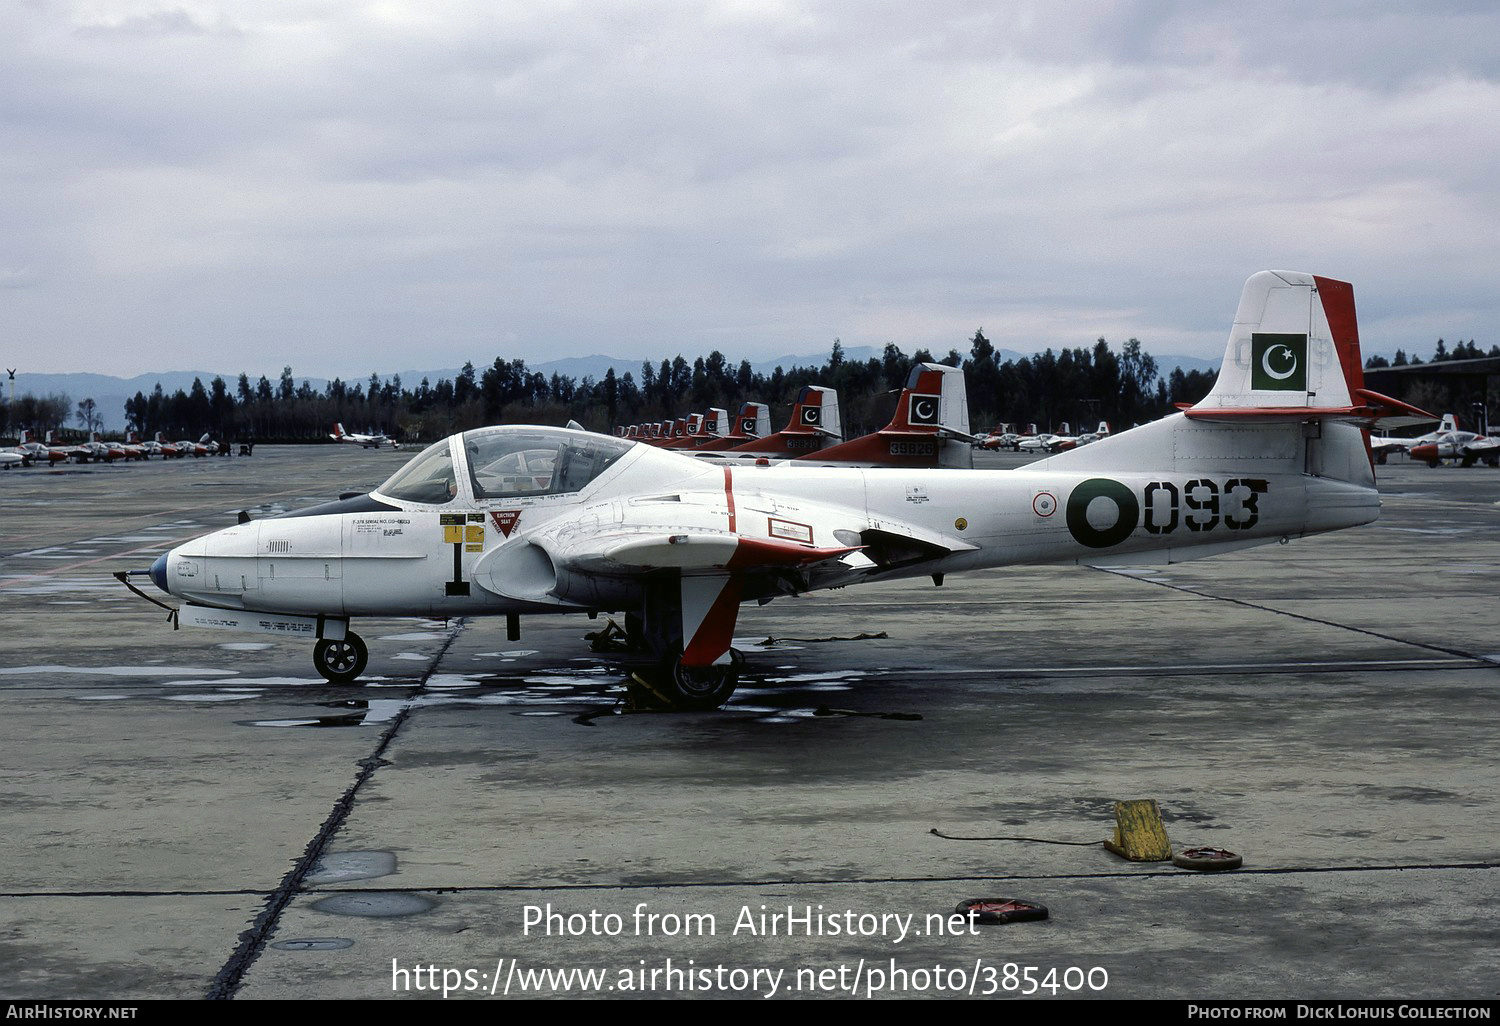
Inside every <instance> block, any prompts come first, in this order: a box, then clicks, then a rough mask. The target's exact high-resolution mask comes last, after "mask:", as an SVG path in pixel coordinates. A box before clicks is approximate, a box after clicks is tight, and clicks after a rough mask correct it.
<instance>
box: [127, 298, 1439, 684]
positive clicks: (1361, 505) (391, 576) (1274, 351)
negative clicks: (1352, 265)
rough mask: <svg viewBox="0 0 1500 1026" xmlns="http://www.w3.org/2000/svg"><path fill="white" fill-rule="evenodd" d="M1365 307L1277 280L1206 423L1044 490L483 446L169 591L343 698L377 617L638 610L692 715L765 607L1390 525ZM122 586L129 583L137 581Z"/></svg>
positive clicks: (586, 443) (422, 463) (1032, 481)
mask: <svg viewBox="0 0 1500 1026" xmlns="http://www.w3.org/2000/svg"><path fill="white" fill-rule="evenodd" d="M1398 408H1399V409H1403V410H1405V411H1410V409H1411V408H1410V407H1404V406H1403V405H1402V404H1400V403H1397V402H1395V401H1394V400H1388V399H1385V398H1384V397H1381V396H1378V395H1375V394H1374V393H1371V392H1368V391H1366V390H1365V389H1364V388H1363V375H1362V372H1361V361H1360V356H1359V341H1358V338H1357V333H1356V327H1355V317H1354V297H1353V290H1352V289H1351V288H1350V287H1349V285H1347V284H1345V283H1343V282H1339V281H1333V280H1331V279H1327V278H1319V277H1314V276H1313V275H1309V274H1300V273H1292V272H1285V271H1275V272H1271V271H1267V272H1262V273H1260V274H1257V275H1255V276H1254V277H1252V278H1251V279H1250V280H1249V282H1248V283H1247V284H1246V286H1245V289H1244V294H1243V296H1242V298H1241V300H1240V306H1239V312H1238V313H1237V314H1236V316H1235V320H1234V326H1233V328H1232V329H1231V332H1230V336H1229V344H1228V347H1227V349H1226V351H1225V354H1224V363H1223V369H1222V370H1221V372H1220V374H1219V378H1218V381H1217V383H1216V384H1215V386H1214V388H1213V391H1212V392H1210V393H1209V395H1208V396H1207V397H1206V398H1205V399H1204V400H1203V401H1202V402H1200V403H1198V404H1197V405H1196V406H1194V407H1192V408H1191V409H1189V410H1187V411H1185V412H1184V413H1179V414H1174V415H1173V416H1170V417H1168V418H1166V419H1164V420H1161V421H1157V422H1155V423H1152V424H1148V425H1145V426H1143V427H1139V428H1136V429H1134V430H1131V431H1128V432H1124V433H1121V434H1118V435H1114V436H1112V437H1109V438H1105V439H1101V440H1100V441H1098V442H1096V443H1094V444H1092V445H1089V446H1085V447H1083V448H1079V449H1074V450H1072V451H1069V452H1065V453H1061V454H1059V455H1056V456H1052V457H1050V458H1047V459H1044V460H1042V461H1040V462H1038V463H1034V464H1032V465H1030V466H1028V467H1025V468H1022V469H1018V470H959V469H931V470H912V469H888V468H852V467H819V466H785V465H782V466H777V465H770V466H754V465H751V466H722V465H717V464H710V463H706V462H704V461H703V460H700V459H695V458H693V457H691V456H687V455H684V454H682V453H677V452H672V451H670V450H664V449H659V448H656V447H653V446H649V445H642V444H637V443H634V442H631V441H628V440H625V439H620V438H613V437H609V436H605V435H596V434H590V433H587V432H583V431H572V430H567V429H557V428H547V427H527V426H503V427H489V428H480V429H478V430H474V431H468V432H465V433H463V434H460V435H454V436H453V437H451V438H448V439H445V440H444V441H441V442H438V443H437V444H435V445H432V446H430V447H429V448H427V449H426V450H425V451H423V452H422V453H421V454H420V455H418V456H416V457H415V458H414V459H412V460H411V462H409V463H408V464H407V465H406V466H405V467H403V468H402V469H401V470H399V471H398V472H397V473H396V474H395V475H394V476H392V477H391V478H390V480H388V481H386V482H385V483H384V484H382V485H381V486H380V487H379V488H376V489H375V490H374V491H373V492H370V493H368V494H366V495H361V496H358V497H356V498H350V499H345V500H341V501H337V502H330V503H326V504H324V505H320V506H314V507H312V508H310V509H303V510H297V511H294V512H291V513H286V514H283V515H280V516H274V517H269V518H266V519H262V520H248V521H245V522H242V523H240V524H238V525H236V526H234V527H228V528H225V529H224V530H221V531H218V532H215V533H213V534H210V535H207V536H205V537H202V538H198V539H197V540H194V541H190V542H186V543H184V544H182V545H179V546H177V547H176V548H174V549H172V550H171V551H170V552H168V553H167V554H165V555H163V556H161V557H160V558H159V559H157V560H156V562H155V563H154V564H153V565H152V566H151V568H150V570H149V571H133V572H132V573H135V574H147V573H149V575H150V577H151V579H152V580H153V581H154V582H155V584H156V586H157V587H158V588H160V589H161V590H162V591H165V592H169V593H170V594H172V595H174V596H177V597H178V598H180V599H182V600H183V605H182V607H181V610H180V616H179V618H180V622H181V623H183V624H187V625H196V626H202V627H220V628H231V629H239V630H251V631H265V632H270V633H274V634H282V635H299V636H304V637H306V638H307V639H308V640H309V641H310V642H315V647H314V652H313V659H314V664H315V665H316V667H317V669H318V671H319V672H320V673H321V674H322V675H323V676H324V677H326V678H327V679H329V680H331V681H336V682H337V681H352V680H354V679H355V678H357V677H358V676H359V674H360V672H361V671H362V670H363V669H364V667H365V663H366V659H367V650H366V648H365V645H364V643H363V642H362V641H361V640H360V639H359V637H358V635H357V634H355V632H354V631H352V630H351V629H350V626H349V625H350V621H351V619H353V618H356V617H361V616H380V617H389V616H439V617H469V616H481V615H496V614H505V615H507V616H509V617H512V620H511V622H510V626H511V628H512V629H513V630H518V627H517V624H518V620H517V619H515V618H517V617H519V616H523V615H530V614H540V613H598V612H621V611H623V612H624V613H626V614H627V622H628V623H630V624H631V626H632V630H631V632H630V633H631V634H632V636H633V637H634V639H635V640H637V641H638V642H639V643H640V644H641V645H642V646H643V647H644V648H645V649H646V650H648V651H649V652H650V653H651V654H653V655H654V656H655V657H656V658H657V660H658V663H657V665H658V667H659V670H658V680H657V681H655V682H654V683H656V684H658V685H659V686H660V687H662V688H663V689H665V690H667V691H669V692H670V693H671V695H672V697H673V698H674V699H675V701H676V702H677V704H678V705H680V706H684V707H690V708H714V707H717V706H719V705H721V704H723V702H725V701H726V700H727V699H728V698H729V696H730V694H731V693H732V692H733V690H734V688H735V685H736V681H737V673H738V665H737V664H738V659H737V655H738V654H737V653H733V652H731V649H730V640H731V637H732V635H733V632H734V627H735V621H736V617H737V616H738V614H739V610H740V607H741V605H742V604H743V603H746V602H752V601H759V602H765V601H769V600H772V599H776V598H778V597H782V596H790V595H797V594H800V593H802V592H807V591H813V590H818V589H823V588H834V587H844V586H846V585H851V584H859V583H862V582H867V581H880V580H890V579H893V578H902V577H929V576H930V577H932V578H933V579H934V580H935V581H941V580H942V577H943V576H944V575H946V574H953V573H958V572H963V571H973V570H983V569H985V568H988V567H999V566H1007V565H1012V564H1023V563H1024V564H1035V563H1056V564H1083V565H1092V564H1117V563H1122V562H1175V561H1180V560H1186V559H1193V558H1196V557H1199V556H1207V555H1214V554H1217V553H1222V552H1226V551H1230V550H1233V549H1240V548H1244V547H1247V546H1252V545H1260V544H1264V543H1267V542H1275V541H1283V540H1286V539H1290V538H1298V537H1301V536H1303V535H1309V534H1315V533H1318V532H1322V531H1333V530H1338V529H1340V528H1345V527H1353V526H1356V525H1359V524H1366V523H1369V522H1370V521H1372V520H1374V519H1375V518H1376V516H1377V515H1378V514H1379V511H1380V498H1379V495H1378V494H1377V492H1376V489H1375V479H1374V473H1373V469H1372V467H1371V462H1370V458H1369V452H1368V450H1367V448H1366V443H1365V433H1364V427H1365V425H1367V424H1368V423H1370V422H1371V421H1372V420H1374V419H1375V418H1377V417H1379V416H1381V415H1382V414H1383V413H1384V412H1386V411H1387V410H1391V409H1398ZM119 576H121V577H122V579H123V578H124V577H125V576H126V575H124V574H121V575H119Z"/></svg>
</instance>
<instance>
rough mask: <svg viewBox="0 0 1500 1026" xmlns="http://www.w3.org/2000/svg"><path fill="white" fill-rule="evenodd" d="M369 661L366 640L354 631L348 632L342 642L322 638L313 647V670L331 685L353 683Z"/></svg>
mask: <svg viewBox="0 0 1500 1026" xmlns="http://www.w3.org/2000/svg"><path fill="white" fill-rule="evenodd" d="M369 660H370V650H369V649H368V648H366V647H365V643H364V639H362V638H361V637H360V636H359V635H358V634H355V633H354V632H353V631H346V632H345V633H344V640H342V641H332V640H330V639H328V638H321V639H319V641H318V643H317V644H316V645H314V646H313V668H314V669H316V670H317V671H318V673H319V674H321V675H322V677H323V679H324V680H326V681H328V682H329V683H330V684H348V683H351V682H352V681H353V680H354V679H355V678H356V677H358V676H359V675H360V674H361V673H363V672H364V669H365V663H367V662H369Z"/></svg>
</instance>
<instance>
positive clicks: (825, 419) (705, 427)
mask: <svg viewBox="0 0 1500 1026" xmlns="http://www.w3.org/2000/svg"><path fill="white" fill-rule="evenodd" d="M770 421H771V418H770V409H769V408H768V407H767V406H766V405H765V404H764V403H745V404H744V405H743V406H741V407H740V412H739V415H738V416H737V417H735V418H734V419H733V420H732V421H731V420H730V419H729V416H728V413H727V412H726V411H725V410H722V409H717V408H715V409H711V410H709V411H708V413H707V414H702V413H695V414H692V415H691V416H689V417H684V418H681V419H679V420H676V421H663V422H661V423H659V424H655V423H653V424H632V425H630V426H629V427H623V428H617V429H616V430H615V434H616V435H617V436H619V437H621V438H624V439H626V440H628V441H633V442H642V443H644V444H646V445H649V446H654V447H657V448H662V449H674V450H677V451H680V452H685V453H688V454H689V455H692V456H695V457H698V458H700V459H706V460H709V461H711V462H716V463H726V464H733V463H738V462H758V461H764V462H771V461H778V462H780V461H792V462H796V463H798V464H801V465H805V466H822V467H837V466H844V467H851V466H852V467H908V468H913V469H923V468H929V467H957V468H964V469H969V468H972V467H973V465H974V457H973V453H972V452H971V447H972V444H973V441H974V436H973V435H971V434H969V399H968V395H967V393H966V391H965V389H964V377H963V371H962V370H960V369H959V368H957V367H948V366H945V365H943V364H939V363H919V364H917V365H916V366H915V367H913V368H912V371H911V374H910V375H909V376H908V377H907V379H906V387H904V388H903V389H902V390H901V395H900V397H899V398H898V399H897V400H896V411H895V413H894V414H893V415H892V416H891V420H890V423H888V424H886V426H885V427H883V428H881V429H880V430H879V431H874V432H871V433H870V434H868V435H861V436H860V437H858V438H853V439H850V440H849V441H844V433H843V424H842V422H841V420H840V417H839V397H838V393H837V392H836V391H834V390H833V389H831V388H825V387H823V386H821V385H805V386H803V388H802V390H801V391H800V392H798V393H797V398H796V400H795V401H794V402H793V403H792V413H791V416H790V417H789V418H788V420H787V425H786V427H784V428H782V429H781V430H780V431H776V432H772V431H771V423H770Z"/></svg>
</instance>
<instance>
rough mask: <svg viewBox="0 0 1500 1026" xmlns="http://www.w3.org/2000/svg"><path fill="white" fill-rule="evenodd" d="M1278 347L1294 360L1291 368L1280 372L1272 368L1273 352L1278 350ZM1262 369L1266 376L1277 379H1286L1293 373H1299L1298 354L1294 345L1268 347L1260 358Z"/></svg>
mask: <svg viewBox="0 0 1500 1026" xmlns="http://www.w3.org/2000/svg"><path fill="white" fill-rule="evenodd" d="M1278 349H1280V350H1282V351H1283V352H1284V353H1286V355H1287V356H1289V357H1291V360H1292V366H1291V368H1290V369H1289V370H1287V371H1285V372H1284V373H1280V374H1278V373H1277V372H1276V371H1274V370H1272V369H1271V354H1272V353H1274V352H1276V350H1278ZM1260 369H1261V370H1263V371H1265V372H1266V376H1267V377H1269V378H1271V379H1273V380H1275V381H1285V380H1286V379H1287V378H1289V377H1291V376H1292V375H1293V374H1296V373H1297V354H1296V353H1294V352H1292V347H1291V346H1285V345H1274V346H1269V347H1267V349H1266V351H1265V353H1264V354H1263V355H1262V356H1261V358H1260Z"/></svg>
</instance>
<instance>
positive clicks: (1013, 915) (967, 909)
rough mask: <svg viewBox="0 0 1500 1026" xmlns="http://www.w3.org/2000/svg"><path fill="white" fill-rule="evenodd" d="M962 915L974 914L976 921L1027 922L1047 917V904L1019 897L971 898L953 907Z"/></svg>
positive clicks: (992, 922) (994, 922) (993, 922)
mask: <svg viewBox="0 0 1500 1026" xmlns="http://www.w3.org/2000/svg"><path fill="white" fill-rule="evenodd" d="M953 911H955V912H957V913H958V914H959V915H961V916H967V915H969V914H971V913H972V914H973V916H974V921H975V922H976V923H989V924H997V923H1025V922H1030V921H1032V920H1036V919H1046V918H1047V906H1046V905H1038V904H1036V903H1035V902H1031V901H1021V900H1019V899H1017V898H970V899H969V900H968V901H960V902H959V903H958V905H957V906H956V907H955V908H954V909H953Z"/></svg>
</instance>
